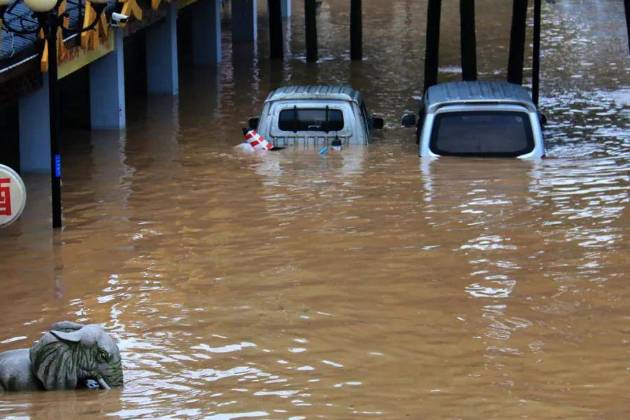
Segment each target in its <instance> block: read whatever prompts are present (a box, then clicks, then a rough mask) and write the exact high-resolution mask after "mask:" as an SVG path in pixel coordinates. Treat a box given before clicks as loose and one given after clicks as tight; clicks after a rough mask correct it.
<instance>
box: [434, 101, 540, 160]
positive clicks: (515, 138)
mask: <svg viewBox="0 0 630 420" xmlns="http://www.w3.org/2000/svg"><path fill="white" fill-rule="evenodd" d="M430 148H431V150H432V151H433V152H434V153H436V154H438V155H443V156H449V155H450V156H495V157H515V156H520V155H523V154H526V153H529V152H531V151H532V150H533V149H534V137H533V133H532V127H531V124H530V121H529V116H528V114H527V113H525V112H505V111H503V112H501V111H470V112H445V113H442V114H438V115H436V117H435V120H434V124H433V133H432V134H431V142H430Z"/></svg>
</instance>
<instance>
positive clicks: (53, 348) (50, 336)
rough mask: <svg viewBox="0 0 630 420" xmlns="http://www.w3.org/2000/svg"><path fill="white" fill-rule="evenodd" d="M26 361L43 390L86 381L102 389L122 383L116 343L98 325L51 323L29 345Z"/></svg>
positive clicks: (80, 383) (81, 384)
mask: <svg viewBox="0 0 630 420" xmlns="http://www.w3.org/2000/svg"><path fill="white" fill-rule="evenodd" d="M30 361H31V369H32V373H33V375H35V377H36V378H37V379H38V380H39V382H41V384H42V386H43V388H44V389H46V390H53V389H76V388H81V387H85V386H88V384H89V383H90V382H91V383H95V382H96V383H98V385H99V386H100V387H101V388H103V389H110V387H114V386H121V385H122V384H123V371H122V363H121V358H120V352H119V350H118V346H117V345H116V343H115V342H114V340H113V339H112V338H111V337H110V336H109V335H108V334H107V333H106V332H105V330H104V329H103V327H101V326H100V325H95V324H93V325H82V324H77V323H74V322H69V321H64V322H58V323H56V324H54V325H53V326H52V327H51V329H50V330H49V331H47V332H45V333H44V335H43V336H42V337H41V338H40V339H39V340H38V341H36V342H35V343H34V344H33V347H31V349H30Z"/></svg>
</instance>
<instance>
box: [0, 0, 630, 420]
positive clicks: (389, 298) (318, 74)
mask: <svg viewBox="0 0 630 420" xmlns="http://www.w3.org/2000/svg"><path fill="white" fill-rule="evenodd" d="M294 3H295V4H294V11H295V15H294V17H293V25H292V27H291V36H290V37H288V38H287V41H286V42H287V46H288V47H289V48H288V51H289V53H288V57H287V59H286V60H285V62H283V63H269V62H268V61H266V59H265V57H266V56H267V54H268V52H267V48H268V47H267V45H266V43H265V42H264V41H265V40H266V39H267V37H266V36H265V35H264V34H261V36H259V39H260V40H261V42H260V44H259V45H258V48H257V50H256V51H254V52H253V53H252V52H251V50H248V49H247V48H242V47H238V48H235V49H234V50H233V49H232V47H231V42H230V40H229V31H225V34H226V37H225V38H226V39H225V41H226V42H225V48H224V58H225V60H224V63H223V64H222V65H221V66H220V67H219V68H218V69H214V68H197V69H193V70H190V69H185V70H184V71H182V86H181V95H180V97H179V98H178V99H170V98H162V97H151V98H149V100H146V99H144V98H136V99H133V100H134V103H133V106H130V107H128V108H129V114H130V115H129V128H128V129H127V130H126V132H124V133H117V132H93V133H85V132H78V133H66V136H65V137H66V138H67V140H66V141H65V144H64V148H65V149H64V156H65V160H64V165H65V167H64V176H65V178H64V206H65V217H66V219H65V220H66V227H65V229H64V231H63V232H58V233H55V234H53V235H52V236H51V234H50V231H49V230H48V224H47V223H46V221H45V220H44V215H45V211H46V210H47V209H48V206H47V205H39V204H37V203H46V198H45V197H46V193H47V191H46V188H47V181H46V179H45V177H43V178H40V177H29V178H27V183H28V186H29V194H30V195H29V196H30V198H31V201H30V203H31V204H30V205H29V206H28V207H27V209H26V213H25V215H24V217H23V219H22V220H21V222H19V223H16V224H15V225H13V226H11V227H9V228H8V229H5V230H3V231H2V232H1V236H0V258H1V261H2V263H1V265H0V276H1V277H2V279H3V289H4V292H3V294H2V296H1V297H0V303H1V304H2V307H3V308H5V311H4V313H3V315H4V316H3V318H2V319H1V320H0V350H8V349H13V348H19V347H27V346H29V345H30V343H31V342H32V341H33V340H34V339H36V338H37V337H38V336H39V334H40V331H41V330H42V329H44V328H46V327H47V326H48V325H50V324H51V323H52V322H54V321H57V320H60V319H71V320H75V321H79V322H101V323H105V325H106V327H107V328H108V330H109V331H110V332H111V333H112V334H113V335H114V336H116V338H117V339H118V340H119V343H120V347H121V351H122V354H123V360H124V367H125V379H126V385H125V388H124V389H118V390H113V391H111V392H107V393H101V392H96V393H94V392H64V393H60V392H49V393H34V394H29V393H27V394H16V395H13V394H5V395H0V415H2V416H5V415H7V416H9V415H32V416H37V415H47V416H54V417H60V418H61V417H74V416H77V415H81V414H86V415H89V414H91V415H93V414H95V413H96V414H97V415H110V416H117V417H125V418H129V417H151V418H153V417H157V416H170V417H184V416H190V417H202V416H209V417H210V418H217V419H228V418H257V417H259V418H306V417H315V416H318V415H321V416H328V417H334V418H349V417H359V416H379V417H385V418H401V417H405V416H407V417H415V416H417V415H418V414H419V413H423V414H425V413H426V416H427V417H445V416H453V417H459V416H463V415H464V413H465V415H467V416H470V417H488V416H497V414H498V413H500V416H501V417H514V416H517V415H519V416H520V415H527V416H529V417H534V418H541V417H569V416H572V417H605V418H607V417H612V418H618V417H619V418H623V417H626V416H627V414H628V400H627V397H626V392H625V390H626V388H627V383H628V375H630V364H628V354H629V353H628V352H629V347H628V346H629V345H630V336H629V334H630V330H629V329H628V327H627V322H628V305H627V302H628V299H630V289H629V288H628V286H627V284H626V283H627V282H626V281H625V278H624V274H625V272H626V271H627V269H628V261H629V259H628V245H627V242H626V241H625V240H624V239H625V235H626V234H627V230H628V216H627V204H628V201H629V193H628V181H629V179H628V169H629V166H630V162H629V160H628V151H629V142H630V136H629V135H628V132H629V130H628V122H629V121H630V107H629V101H630V100H629V97H630V96H629V95H630V93H629V92H630V61H629V60H628V57H627V51H626V48H627V45H626V44H624V43H625V42H626V39H625V35H624V27H623V21H622V17H623V14H622V7H623V5H622V4H621V2H607V1H595V0H589V1H586V2H582V3H579V4H576V3H575V2H573V3H571V5H570V6H569V5H567V4H565V2H556V4H545V12H546V13H545V15H546V17H545V21H544V30H545V34H546V36H545V56H544V60H543V67H544V72H543V75H544V80H543V84H542V91H543V102H542V103H543V107H544V111H545V113H546V114H547V116H548V118H549V121H550V124H549V127H548V130H547V134H548V137H549V141H548V150H549V158H548V159H546V160H544V161H542V162H520V161H513V160H482V159H470V160H462V159H456V158H451V159H440V160H437V161H432V162H429V161H426V160H420V159H419V158H418V157H417V153H416V146H415V144H414V139H413V134H412V133H411V132H410V131H408V130H404V129H400V128H398V122H397V121H398V119H399V117H400V115H402V114H403V113H404V111H405V110H412V109H414V108H415V106H416V104H415V101H414V99H413V97H414V96H418V95H420V89H421V85H422V80H421V76H420V69H421V68H422V43H421V40H422V38H423V34H422V32H423V30H424V29H423V28H424V19H425V18H424V11H425V7H426V4H425V2H415V1H406V0H394V1H392V2H390V3H388V7H383V4H382V2H364V7H365V17H364V20H365V25H366V26H365V27H366V29H365V42H366V44H367V45H368V46H369V48H366V55H367V57H366V60H365V61H364V62H362V63H350V62H349V60H348V59H347V56H348V42H347V22H348V11H347V10H346V7H345V6H344V5H343V4H342V3H343V2H332V1H324V2H323V4H322V6H321V11H320V28H321V34H322V36H321V38H320V40H321V46H320V47H321V57H322V59H321V60H320V63H318V65H316V66H315V65H310V64H306V63H305V57H304V48H303V39H304V34H303V28H302V4H301V2H294ZM508 3H509V2H499V1H496V0H483V1H479V2H478V14H479V15H480V18H484V19H485V21H484V22H485V23H484V25H480V28H479V32H480V33H479V40H480V48H479V51H480V72H481V74H482V75H483V77H490V76H492V75H495V76H496V77H502V76H503V75H504V74H505V63H506V61H507V49H506V47H507V40H508V31H507V25H509V21H510V9H511V8H510V5H509V4H508ZM444 14H445V19H446V21H447V22H450V25H448V26H446V27H445V30H444V32H443V35H442V37H443V40H444V45H445V48H443V50H442V52H441V54H442V56H443V57H442V65H443V70H444V71H443V74H442V77H443V78H444V79H456V78H457V77H458V74H457V66H458V60H459V59H458V54H457V52H456V47H457V46H458V45H459V39H458V36H459V35H458V30H457V27H456V23H457V22H458V15H457V8H456V3H455V2H453V4H450V3H449V4H447V5H445V11H444ZM263 26H264V25H261V29H263V30H264V28H263ZM401 28H404V29H405V30H401ZM446 47H449V48H446ZM481 58H483V59H481ZM348 81H350V82H351V83H352V84H353V85H354V86H355V87H357V88H360V89H361V90H363V91H364V93H365V94H366V98H367V101H368V105H369V106H370V107H371V111H373V112H375V113H376V114H380V115H382V116H384V117H385V119H386V123H387V126H386V129H385V130H384V131H383V133H380V134H379V135H378V136H377V137H376V139H375V141H374V142H373V143H372V144H371V145H370V146H369V147H348V148H344V149H343V150H342V151H340V152H337V151H330V152H329V153H328V154H326V155H320V154H319V153H318V150H317V148H313V149H308V148H307V149H297V148H294V149H287V150H284V151H282V152H278V153H271V154H269V155H268V156H264V157H255V156H242V155H239V154H238V153H235V152H234V151H233V146H234V145H235V144H237V143H238V142H239V141H240V126H241V125H244V124H245V121H246V119H247V118H248V117H249V116H251V115H255V114H256V113H257V112H258V111H259V110H260V108H261V105H262V101H263V100H264V98H265V95H266V94H267V92H268V91H269V90H270V89H272V88H275V87H277V86H278V85H280V84H287V83H327V82H348Z"/></svg>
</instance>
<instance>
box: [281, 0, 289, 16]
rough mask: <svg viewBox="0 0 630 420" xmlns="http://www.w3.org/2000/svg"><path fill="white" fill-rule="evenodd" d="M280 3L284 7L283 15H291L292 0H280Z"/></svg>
mask: <svg viewBox="0 0 630 420" xmlns="http://www.w3.org/2000/svg"><path fill="white" fill-rule="evenodd" d="M280 3H281V7H282V17H283V18H289V17H291V0H280Z"/></svg>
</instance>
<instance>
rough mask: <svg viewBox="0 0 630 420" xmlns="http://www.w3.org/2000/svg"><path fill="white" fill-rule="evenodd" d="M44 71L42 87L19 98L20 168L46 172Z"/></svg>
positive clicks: (47, 123)
mask: <svg viewBox="0 0 630 420" xmlns="http://www.w3.org/2000/svg"><path fill="white" fill-rule="evenodd" d="M48 101H49V90H48V74H44V80H43V83H42V87H40V88H39V89H37V90H36V91H35V92H33V93H30V94H28V95H26V96H22V97H20V99H19V103H18V107H19V111H18V112H19V117H18V118H19V130H20V171H21V172H44V173H47V172H48V171H50V164H51V161H50V109H49V103H48Z"/></svg>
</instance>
